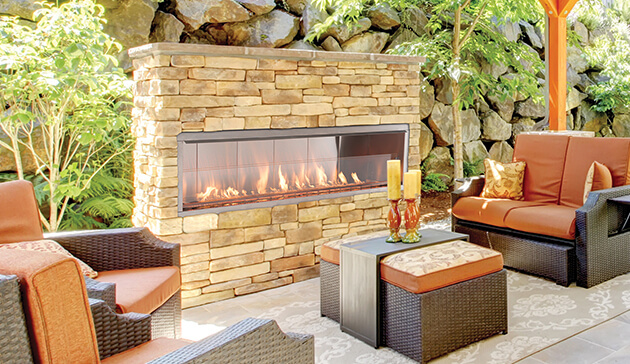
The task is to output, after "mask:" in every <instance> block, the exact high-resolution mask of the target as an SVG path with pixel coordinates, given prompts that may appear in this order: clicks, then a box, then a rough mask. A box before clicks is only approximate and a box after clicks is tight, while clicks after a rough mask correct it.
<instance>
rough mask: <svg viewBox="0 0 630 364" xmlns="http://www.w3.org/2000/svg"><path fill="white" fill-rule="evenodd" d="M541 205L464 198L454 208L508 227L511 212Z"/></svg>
mask: <svg viewBox="0 0 630 364" xmlns="http://www.w3.org/2000/svg"><path fill="white" fill-rule="evenodd" d="M541 205H543V203H541V202H532V201H514V200H508V199H497V198H483V197H462V198H460V199H459V200H457V202H456V203H455V206H453V215H454V216H455V217H457V218H458V219H462V220H468V221H475V222H479V223H482V224H488V225H492V226H499V227H507V225H505V216H506V215H507V213H508V212H510V211H511V210H513V209H518V208H522V207H530V206H541ZM322 254H323V249H322Z"/></svg>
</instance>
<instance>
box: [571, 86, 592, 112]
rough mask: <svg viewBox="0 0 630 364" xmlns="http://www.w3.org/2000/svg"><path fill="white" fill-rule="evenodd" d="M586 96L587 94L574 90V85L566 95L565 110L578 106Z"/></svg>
mask: <svg viewBox="0 0 630 364" xmlns="http://www.w3.org/2000/svg"><path fill="white" fill-rule="evenodd" d="M587 97H588V95H587V94H583V93H581V92H580V91H578V90H576V89H575V87H571V88H570V89H569V93H568V95H567V110H573V109H575V108H576V107H578V106H580V103H581V102H582V100H584V99H586V98H587Z"/></svg>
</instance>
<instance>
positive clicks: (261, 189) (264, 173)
mask: <svg viewBox="0 0 630 364" xmlns="http://www.w3.org/2000/svg"><path fill="white" fill-rule="evenodd" d="M267 182H269V167H264V168H263V169H262V170H261V171H260V179H259V180H258V182H256V191H258V193H265V191H266V190H267Z"/></svg>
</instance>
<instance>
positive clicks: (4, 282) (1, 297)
mask: <svg viewBox="0 0 630 364" xmlns="http://www.w3.org/2000/svg"><path fill="white" fill-rule="evenodd" d="M32 362H33V357H32V356H31V346H30V344H29V340H28V332H27V330H26V321H25V320H24V312H23V311H22V299H21V295H20V287H19V285H18V279H17V277H16V276H5V275H1V274H0V363H16V364H18V363H19V364H22V363H24V364H27V363H32Z"/></svg>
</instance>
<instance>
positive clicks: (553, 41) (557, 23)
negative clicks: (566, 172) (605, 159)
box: [539, 0, 578, 130]
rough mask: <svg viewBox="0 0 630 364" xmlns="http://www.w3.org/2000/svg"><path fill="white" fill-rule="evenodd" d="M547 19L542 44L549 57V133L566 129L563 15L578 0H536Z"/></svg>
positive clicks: (565, 47)
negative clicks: (546, 40) (545, 37)
mask: <svg viewBox="0 0 630 364" xmlns="http://www.w3.org/2000/svg"><path fill="white" fill-rule="evenodd" d="M539 1H540V3H541V4H542V6H543V7H544V8H545V13H546V14H547V16H548V18H549V22H548V23H547V24H548V29H547V32H548V34H549V37H548V39H549V42H548V44H547V45H546V46H547V49H548V54H549V57H548V58H547V59H546V60H545V62H547V66H548V70H549V73H548V75H547V82H548V85H549V87H548V90H549V98H548V100H549V105H548V110H549V130H566V129H567V121H566V113H567V111H566V100H567V15H569V13H570V12H571V9H573V7H574V6H575V4H576V3H577V2H578V0H539Z"/></svg>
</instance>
